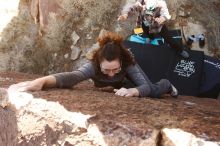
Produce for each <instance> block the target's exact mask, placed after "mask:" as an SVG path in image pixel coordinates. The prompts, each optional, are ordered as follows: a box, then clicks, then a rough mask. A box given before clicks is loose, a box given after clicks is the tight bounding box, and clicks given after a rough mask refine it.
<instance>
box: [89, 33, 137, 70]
mask: <svg viewBox="0 0 220 146" xmlns="http://www.w3.org/2000/svg"><path fill="white" fill-rule="evenodd" d="M97 41H98V43H99V48H98V49H97V50H96V51H95V52H94V54H93V57H92V61H93V63H95V65H96V67H98V68H99V66H100V63H101V62H102V61H103V59H106V60H107V61H113V60H115V59H119V60H120V61H121V62H122V66H123V68H127V67H128V66H130V65H134V64H135V61H134V57H133V55H132V53H131V52H130V51H129V50H128V49H126V48H125V47H124V46H123V44H122V42H123V38H122V37H121V36H119V35H118V34H117V33H113V32H105V33H104V34H103V36H102V37H99V38H98V40H97Z"/></svg>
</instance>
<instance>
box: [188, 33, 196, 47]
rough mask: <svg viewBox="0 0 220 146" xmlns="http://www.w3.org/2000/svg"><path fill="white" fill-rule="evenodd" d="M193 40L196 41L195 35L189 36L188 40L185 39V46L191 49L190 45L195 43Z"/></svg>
mask: <svg viewBox="0 0 220 146" xmlns="http://www.w3.org/2000/svg"><path fill="white" fill-rule="evenodd" d="M195 39H196V38H195V35H191V36H189V37H188V39H187V42H186V44H187V46H188V47H190V48H191V47H192V43H193V42H194V41H195Z"/></svg>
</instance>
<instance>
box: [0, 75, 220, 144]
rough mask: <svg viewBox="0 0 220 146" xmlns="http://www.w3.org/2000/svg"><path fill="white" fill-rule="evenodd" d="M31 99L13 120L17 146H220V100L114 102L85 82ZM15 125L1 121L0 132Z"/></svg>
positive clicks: (5, 78)
mask: <svg viewBox="0 0 220 146" xmlns="http://www.w3.org/2000/svg"><path fill="white" fill-rule="evenodd" d="M0 76H1V80H0V84H1V87H4V88H6V87H7V86H8V85H9V84H12V83H16V82H18V81H19V82H20V81H22V80H29V79H33V77H34V76H33V75H28V74H20V73H1V74H0ZM33 96H34V97H35V98H34V99H33V100H32V101H31V103H30V104H29V105H27V106H26V107H24V108H23V109H22V110H21V111H20V112H19V113H18V114H17V125H18V131H19V133H18V134H17V139H18V141H17V145H20V146H23V145H27V146H29V145H30V146H31V145H34V146H36V145H48V146H49V145H65V146H71V145H91V146H98V145H102V146H115V145H128V146H134V145H135V146H145V145H147V146H158V145H161V146H192V145H196V146H218V145H219V144H220V143H219V142H220V139H219V137H220V132H219V131H220V124H219V123H220V117H219V115H220V101H219V100H215V99H206V98H196V97H185V96H179V97H178V98H177V99H174V98H171V97H169V96H168V95H164V96H163V97H162V98H161V99H151V98H134V97H132V98H124V97H118V96H115V95H114V94H113V93H112V91H111V90H110V89H109V88H102V89H97V88H94V87H93V86H92V84H91V83H90V82H88V81H85V82H82V83H81V84H79V85H77V86H75V87H74V88H73V89H49V90H47V91H40V92H35V93H33ZM1 109H2V108H0V114H3V113H4V114H5V116H3V117H6V116H8V117H10V112H9V113H6V112H5V110H1ZM1 117H2V116H1ZM1 120H2V118H1ZM13 121H15V118H14V119H10V118H5V120H2V121H1V123H0V127H2V125H7V124H10V123H13ZM14 126H16V123H14ZM14 129H16V127H15V128H14ZM1 131H2V130H1ZM14 131H15V130H14ZM1 134H2V132H1ZM13 136H15V135H13ZM183 140H184V141H183ZM7 142H11V141H7Z"/></svg>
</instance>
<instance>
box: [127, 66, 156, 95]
mask: <svg viewBox="0 0 220 146" xmlns="http://www.w3.org/2000/svg"><path fill="white" fill-rule="evenodd" d="M127 75H128V77H129V79H130V80H131V81H132V82H133V83H134V84H135V85H136V87H135V89H136V90H138V92H139V96H140V97H144V96H148V95H150V93H151V89H152V83H151V81H150V80H149V79H148V77H147V76H146V74H145V73H144V72H143V70H142V69H141V68H140V67H139V65H138V64H135V65H131V66H130V67H128V69H127ZM131 89H132V88H131Z"/></svg>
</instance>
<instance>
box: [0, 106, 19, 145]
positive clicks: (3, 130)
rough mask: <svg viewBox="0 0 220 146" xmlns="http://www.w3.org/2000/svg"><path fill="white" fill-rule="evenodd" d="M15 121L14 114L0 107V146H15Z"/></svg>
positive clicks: (16, 131)
mask: <svg viewBox="0 0 220 146" xmlns="http://www.w3.org/2000/svg"><path fill="white" fill-rule="evenodd" d="M17 133H18V130H17V120H16V115H15V112H14V111H12V110H10V109H8V108H2V107H1V106H0V145H1V146H16V144H17Z"/></svg>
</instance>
